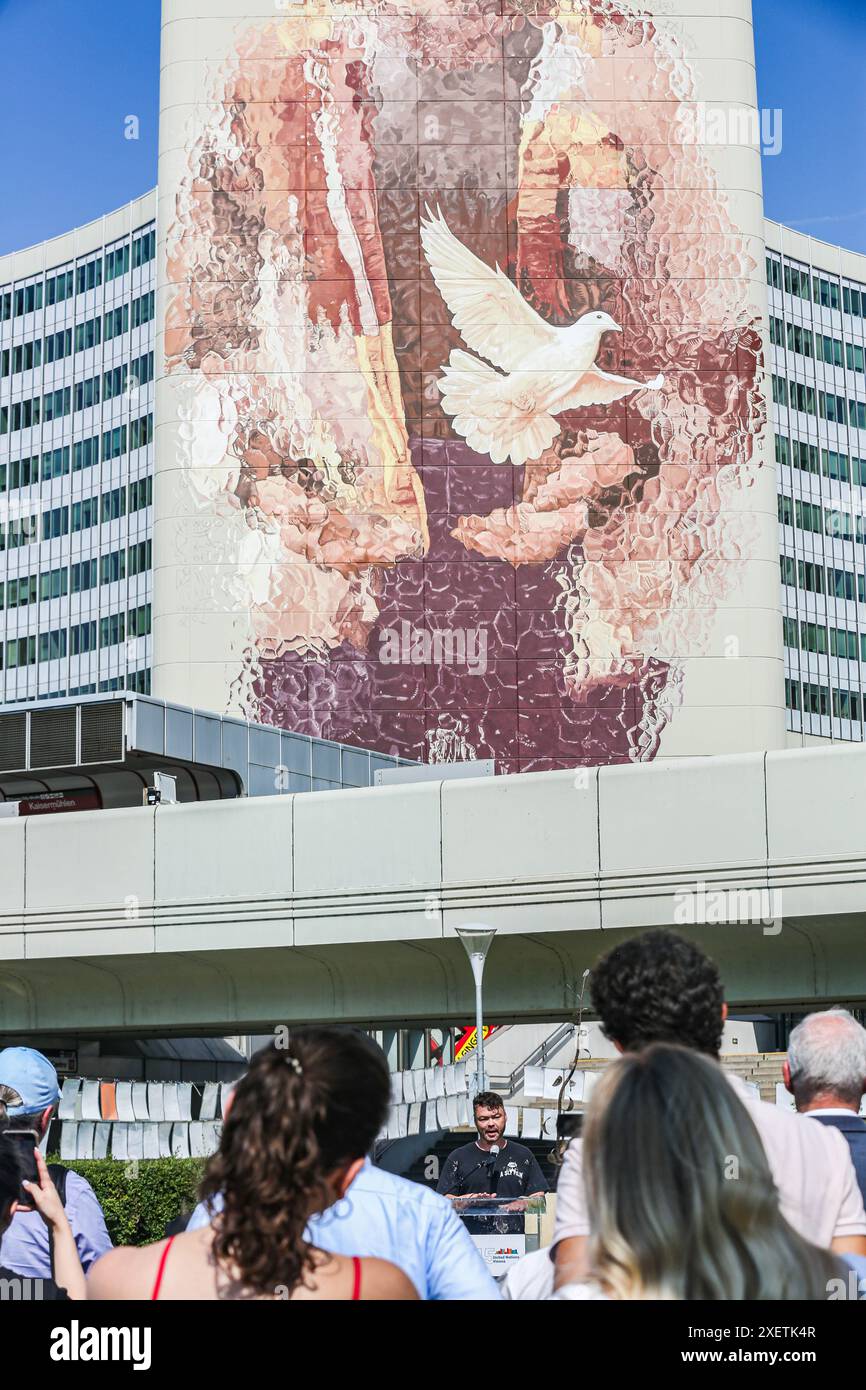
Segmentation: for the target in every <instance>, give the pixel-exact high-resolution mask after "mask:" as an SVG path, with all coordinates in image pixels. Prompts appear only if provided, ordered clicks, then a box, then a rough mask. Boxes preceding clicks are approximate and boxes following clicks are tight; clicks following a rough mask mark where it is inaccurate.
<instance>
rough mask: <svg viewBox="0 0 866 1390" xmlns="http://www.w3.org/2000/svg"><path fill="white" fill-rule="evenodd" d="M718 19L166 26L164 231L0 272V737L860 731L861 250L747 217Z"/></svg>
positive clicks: (749, 152)
mask: <svg viewBox="0 0 866 1390" xmlns="http://www.w3.org/2000/svg"><path fill="white" fill-rule="evenodd" d="M694 8H695V7H694V6H693V5H688V4H685V3H679V0H677V3H674V4H668V5H666V6H665V12H664V15H656V16H652V15H648V14H647V12H646V11H645V10H642V9H640V8H638V7H634V8H629V7H625V8H624V9H623V10H622V13H621V14H620V15H618V16H617V17H613V16H612V15H611V14H609V12H608V7H607V6H606V5H605V4H602V3H600V2H599V3H596V0H592V3H589V4H585V5H582V6H581V7H580V10H579V13H576V14H574V15H573V16H570V15H568V14H563V13H561V12H560V11H557V15H556V17H552V16H549V15H547V14H546V13H542V11H541V10H539V11H538V14H537V16H536V17H534V18H530V17H526V16H522V17H519V20H518V17H515V18H514V19H511V18H508V17H505V16H503V17H500V18H498V19H497V20H496V21H495V22H494V21H493V20H492V19H490V18H489V16H487V15H486V11H485V10H484V7H479V9H478V11H477V13H468V12H467V10H466V6H465V5H461V6H460V7H459V10H460V12H459V13H458V11H457V9H455V11H454V13H453V14H452V13H451V12H450V9H449V7H448V6H447V5H446V6H443V7H441V12H440V13H439V14H438V15H437V16H436V17H432V16H431V17H425V18H424V19H423V20H421V19H419V18H418V17H417V16H416V15H415V12H414V10H412V9H411V7H409V6H407V7H406V12H405V14H404V15H403V17H402V19H401V18H399V17H398V16H396V15H395V16H392V17H391V18H390V19H384V18H382V17H379V18H373V17H370V16H366V15H365V16H363V17H360V16H356V15H354V11H353V15H352V16H349V15H348V13H347V12H346V7H345V6H334V7H333V8H332V7H331V6H330V5H328V4H324V5H322V6H320V7H319V9H320V10H321V13H318V11H317V18H316V19H315V21H313V20H310V19H307V18H304V17H302V15H301V13H300V11H298V13H297V14H296V13H295V11H294V10H291V11H290V10H289V9H288V7H284V6H283V7H280V13H279V14H278V15H276V16H273V15H272V16H271V17H270V18H262V19H257V18H254V17H252V16H250V15H249V13H248V7H245V6H242V5H241V4H239V3H238V4H234V3H232V0H225V3H222V4H220V5H219V6H218V7H217V13H214V14H212V15H211V17H209V18H202V17H201V16H200V15H199V14H198V12H197V7H196V6H195V5H193V4H192V3H191V0H167V3H166V4H165V5H164V35H163V78H162V97H161V105H162V118H161V138H160V169H159V180H160V182H159V187H160V212H159V225H158V230H157V220H156V213H157V209H156V195H155V193H151V194H148V195H146V196H145V197H143V198H142V199H139V200H137V201H136V202H134V203H132V204H130V205H129V206H128V207H127V208H124V209H121V210H119V211H118V212H116V213H112V214H110V215H109V216H107V217H104V218H102V219H99V220H98V221H96V222H94V223H91V224H89V225H88V226H87V227H84V228H80V229H78V230H76V231H74V232H71V233H69V234H68V235H67V236H64V237H60V238H56V239H54V240H53V241H51V242H46V243H44V244H43V245H42V246H39V247H34V248H30V249H29V250H27V251H23V252H20V253H17V254H15V255H13V256H7V257H4V258H2V259H0V519H2V527H0V547H2V560H0V570H2V579H0V582H2V591H0V595H2V604H3V627H4V632H3V643H2V666H3V669H2V673H0V674H2V684H0V691H2V698H3V700H4V702H6V703H15V702H22V701H23V702H26V701H30V700H36V699H49V698H52V697H57V696H76V695H78V694H91V693H100V692H104V691H109V690H117V689H123V688H125V689H130V690H135V691H139V692H141V693H147V692H150V690H151V688H153V690H154V691H155V693H157V694H158V695H160V696H161V697H162V698H164V699H168V700H171V701H179V702H182V703H185V704H189V705H196V706H200V707H204V708H209V709H213V710H214V711H216V712H219V713H221V714H233V715H235V716H240V717H243V718H247V719H252V720H254V721H257V722H262V723H267V724H270V725H276V726H281V727H285V728H291V729H294V730H297V731H299V732H301V733H304V734H307V735H311V736H313V737H316V738H325V739H334V740H337V741H342V742H345V743H347V744H355V745H360V746H363V747H368V748H373V749H378V750H380V751H382V752H384V753H388V754H391V755H396V754H399V755H402V756H405V757H409V758H421V759H425V760H432V761H436V760H447V759H452V758H460V757H470V758H472V757H494V758H495V759H496V761H497V768H498V770H500V771H512V770H520V769H533V768H534V769H543V768H545V767H551V766H557V765H563V764H567V765H573V764H578V763H582V762H584V763H603V762H619V761H630V760H641V759H650V758H653V757H656V756H676V755H682V754H688V753H705V752H722V751H738V750H746V749H749V748H763V747H778V746H780V745H781V744H782V743H784V742H785V739H786V737H787V740H788V741H789V742H791V741H795V742H796V741H801V740H802V741H808V740H810V739H812V738H816V737H820V738H827V737H830V738H837V739H853V740H859V739H861V738H862V731H863V718H864V707H863V699H864V691H863V683H862V680H861V671H862V670H863V669H864V667H863V663H864V661H866V630H864V629H863V626H862V617H863V611H864V609H863V606H864V605H866V553H864V551H863V548H862V547H863V543H864V535H863V532H864V526H866V523H864V522H863V519H862V510H863V498H864V496H866V418H864V416H866V392H864V371H863V368H864V335H863V328H864V311H866V258H864V257H860V256H856V255H854V253H850V252H845V251H843V250H841V249H839V248H835V247H830V246H827V245H825V244H824V243H820V242H816V241H814V240H811V239H809V238H807V237H804V236H801V235H800V234H798V233H796V232H793V231H790V230H788V229H786V228H783V227H780V226H779V225H778V224H773V223H766V224H765V223H764V220H763V204H762V197H761V183H760V155H759V151H758V149H757V148H756V147H755V146H754V145H753V144H751V145H750V144H749V143H748V141H745V140H744V139H743V130H744V128H745V127H744V126H743V124H742V123H741V121H738V120H737V119H735V118H742V117H744V116H746V117H748V116H749V115H754V114H756V113H755V100H756V98H755V82H754V54H753V44H752V34H751V27H750V15H749V6H748V4H745V3H741V0H732V3H731V5H729V6H728V9H729V10H730V13H729V15H728V16H727V17H726V18H725V19H719V18H718V17H715V18H713V19H709V18H705V19H702V18H700V17H696V16H694V15H693V14H691V13H690V12H691V11H692V10H693V9H694ZM283 11H285V13H283ZM362 30H363V34H362V32H361V31H362ZM362 39H363V43H362V42H361V40H362ZM323 54H325V55H326V60H325V59H323V57H322V55H323ZM648 113H650V114H648ZM710 116H712V117H713V118H714V119H712V120H710V119H708V118H709V117H710ZM746 125H748V122H747V123H746ZM765 272H766V273H765ZM594 314H595V315H599V314H600V315H602V316H603V317H602V320H600V321H599V323H600V331H598V332H596V334H595V336H594V337H593V336H592V335H590V338H589V339H588V342H589V347H586V345H584V346H581V332H582V330H581V329H580V325H581V324H583V325H584V327H586V326H587V324H588V325H589V327H592V322H593V320H592V316H593V315H594ZM575 328H576V329H577V330H578V337H577V339H570V340H567V344H566V346H565V347H563V346H562V343H563V342H566V340H562V339H557V338H556V336H555V335H556V334H557V333H567V332H568V331H571V330H573V329H575ZM617 330H619V331H617ZM545 335H547V337H545ZM584 336H585V334H584ZM509 344H510V345H511V346H510V347H509ZM575 344H577V345H576V346H575ZM590 349H593V351H592V352H591V353H590V359H589V360H588V363H587V365H586V367H585V368H583V369H582V370H581V371H580V372H578V373H577V378H576V379H575V380H574V381H572V380H570V379H567V378H568V373H569V372H570V371H571V372H572V375H574V372H573V369H572V368H571V367H570V366H566V365H565V364H566V363H570V362H571V361H572V360H573V357H574V354H575V353H577V354H578V356H579V355H580V353H582V352H583V353H586V352H589V351H590ZM512 351H513V352H514V354H515V356H514V357H513V359H512V356H511V355H510V353H511V352H512ZM534 352H539V353H540V354H541V356H540V357H539V359H538V360H539V361H544V362H546V363H547V365H546V366H545V367H543V368H539V367H535V368H532V367H529V368H527V367H526V363H527V362H528V361H529V359H530V357H532V354H533V353H534ZM545 352H547V353H548V357H546V358H545V357H544V354H545ZM551 354H552V355H551ZM558 354H559V355H558ZM533 360H535V359H533ZM580 360H581V361H583V358H581V359H580ZM551 364H552V365H551ZM551 382H552V383H553V385H554V386H555V388H556V390H555V391H554V395H556V393H557V392H558V393H559V394H558V396H557V398H556V399H553V398H551V399H549V400H547V405H546V406H545V407H544V409H542V408H541V406H540V405H539V404H538V400H536V397H539V399H540V393H541V392H542V389H543V388H544V387H545V386H546V385H547V384H549V383H551ZM509 383H510V384H509ZM768 421H769V428H768V423H767V422H768ZM771 431H772V432H771ZM154 488H155V489H156V494H157V502H158V511H157V513H156V515H155V514H154V509H153V492H154ZM777 509H778V510H777ZM777 515H778V522H777ZM779 523H780V524H781V531H779ZM780 534H781V539H779V536H780ZM154 561H156V577H155V580H154ZM780 569H781V575H780ZM780 577H781V585H780V582H779V581H780ZM786 725H787V735H786V733H785V726H786Z"/></svg>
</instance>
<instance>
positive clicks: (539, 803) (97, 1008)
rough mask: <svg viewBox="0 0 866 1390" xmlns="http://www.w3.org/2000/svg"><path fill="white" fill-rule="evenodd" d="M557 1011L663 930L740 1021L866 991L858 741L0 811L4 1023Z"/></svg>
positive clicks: (374, 1018)
mask: <svg viewBox="0 0 866 1390" xmlns="http://www.w3.org/2000/svg"><path fill="white" fill-rule="evenodd" d="M469 922H484V923H486V924H488V925H490V926H493V927H496V928H497V931H498V936H497V938H496V940H495V941H494V944H493V946H492V948H491V952H490V955H489V957H488V963H487V972H486V975H485V1001H486V1008H487V1014H488V1016H489V1017H490V1019H491V1020H496V1019H499V1020H512V1021H514V1020H524V1019H538V1020H541V1019H558V1018H567V1017H568V1016H569V1015H570V1014H571V1013H572V1012H573V1010H574V1008H575V1005H576V1002H577V999H578V996H579V992H580V984H581V977H582V974H583V971H584V970H585V969H586V968H587V967H591V965H592V963H593V961H594V960H595V958H596V956H597V955H598V954H599V952H600V951H602V950H604V949H605V948H607V947H608V946H610V945H611V944H613V943H615V942H616V941H617V940H619V939H620V938H621V936H622V934H623V933H626V932H633V931H635V930H639V929H642V928H645V927H649V926H655V925H669V926H675V927H677V928H678V929H680V930H682V931H683V932H685V933H686V934H688V935H690V936H693V937H694V938H695V939H697V940H699V941H700V942H701V943H702V944H703V945H704V946H705V947H706V948H707V949H708V950H709V951H710V952H711V953H712V954H713V955H714V956H715V958H716V959H717V960H718V962H719V964H720V966H721V968H722V971H723V974H724V978H725V983H726V988H727V992H728V998H729V1001H730V1002H731V1004H733V1005H735V1006H737V1007H738V1008H745V1007H747V1006H774V1007H779V1008H788V1007H796V1006H798V1005H802V1004H813V1003H816V1002H819V1001H820V1002H823V1001H826V1000H830V1001H834V1002H856V1001H863V1000H864V999H866V749H863V748H857V747H853V748H852V747H850V746H848V747H846V748H844V749H841V750H840V749H835V748H828V749H823V748H820V749H808V750H797V751H790V752H774V753H767V754H748V755H743V756H725V757H714V758H702V759H684V760H681V761H669V762H663V763H654V764H649V765H639V766H629V767H605V768H601V769H591V770H582V771H577V772H550V773H536V774H522V775H520V776H512V777H496V778H479V779H469V780H461V781H453V782H447V781H446V782H431V783H420V784H416V785H410V786H404V787H374V788H364V789H361V790H342V791H336V792H319V793H307V794H305V795H298V796H287V795H283V796H275V797H256V798H250V799H244V800H235V801H224V802H211V803H195V804H187V805H177V806H158V807H150V808H146V807H143V806H142V807H136V808H123V809H119V810H112V811H88V812H81V813H77V814H66V815H62V814H57V815H41V816H31V817H22V818H20V819H17V820H16V819H10V820H4V821H2V822H0V1033H3V1032H5V1033H14V1034H27V1035H29V1036H31V1037H38V1036H39V1034H40V1033H45V1034H47V1033H57V1032H58V1031H59V1030H67V1029H69V1030H75V1031H76V1032H77V1033H79V1034H86V1033H87V1032H88V1031H91V1030H92V1031H93V1032H94V1033H96V1032H99V1033H101V1034H104V1033H105V1032H108V1031H111V1030H112V1029H117V1030H123V1031H128V1032H132V1033H134V1034H135V1035H136V1036H142V1035H145V1034H147V1033H155V1034H162V1035H167V1034H170V1033H172V1032H177V1033H192V1034H202V1033H208V1032H214V1033H222V1034H225V1033H240V1032H261V1031H263V1030H266V1029H269V1028H270V1027H271V1026H273V1025H274V1024H277V1023H292V1022H297V1021H301V1020H304V1021H311V1020H321V1021H327V1020H338V1021H347V1020H357V1021H362V1022H365V1023H371V1022H382V1023H385V1022H407V1023H411V1022H413V1021H415V1022H418V1021H424V1020H431V1019H435V1020H437V1021H446V1020H454V1021H455V1022H458V1021H459V1022H464V1021H465V1020H466V1019H467V1018H469V1017H471V1016H472V1015H473V992H472V981H471V975H470V971H469V968H468V963H467V961H466V958H465V956H464V953H463V950H462V947H461V945H460V943H459V941H458V940H457V939H456V938H455V934H454V933H455V928H457V927H459V926H461V925H462V924H466V923H469Z"/></svg>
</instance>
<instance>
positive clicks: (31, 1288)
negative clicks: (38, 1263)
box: [0, 1265, 69, 1303]
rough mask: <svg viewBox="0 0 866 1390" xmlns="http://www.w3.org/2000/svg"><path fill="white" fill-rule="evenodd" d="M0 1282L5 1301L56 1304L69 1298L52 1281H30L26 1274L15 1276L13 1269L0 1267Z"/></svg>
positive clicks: (63, 1290) (64, 1291)
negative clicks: (17, 1300) (0, 1281)
mask: <svg viewBox="0 0 866 1390" xmlns="http://www.w3.org/2000/svg"><path fill="white" fill-rule="evenodd" d="M0 1280H2V1293H3V1296H4V1297H5V1298H7V1299H8V1298H16V1299H26V1300H27V1301H28V1302H33V1303H38V1302H42V1303H56V1302H59V1301H60V1300H67V1299H68V1298H69V1294H68V1293H67V1292H66V1290H65V1289H61V1288H60V1286H59V1285H58V1284H55V1282H54V1280H53V1279H31V1278H29V1276H28V1275H26V1274H16V1273H15V1271H14V1269H7V1268H6V1266H5V1265H0ZM19 1285H20V1288H19ZM13 1290H14V1293H13Z"/></svg>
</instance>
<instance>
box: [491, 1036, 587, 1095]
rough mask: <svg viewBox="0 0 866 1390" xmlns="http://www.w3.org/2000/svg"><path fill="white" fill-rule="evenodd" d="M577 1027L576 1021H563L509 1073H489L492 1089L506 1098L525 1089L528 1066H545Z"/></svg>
mask: <svg viewBox="0 0 866 1390" xmlns="http://www.w3.org/2000/svg"><path fill="white" fill-rule="evenodd" d="M576 1029H577V1024H576V1023H561V1024H560V1025H559V1027H558V1028H557V1029H556V1030H555V1031H554V1032H553V1033H551V1034H550V1036H549V1037H547V1038H545V1039H544V1041H543V1042H541V1043H539V1044H538V1046H537V1047H534V1048H533V1050H532V1051H531V1052H530V1053H529V1055H528V1056H527V1057H524V1059H523V1061H522V1062H521V1063H520V1064H519V1065H518V1066H516V1067H515V1068H514V1070H513V1071H512V1072H510V1073H509V1074H508V1075H502V1074H500V1075H496V1076H494V1075H492V1074H491V1075H488V1082H489V1084H490V1088H491V1090H494V1091H498V1092H499V1094H500V1095H501V1096H505V1097H506V1098H508V1097H510V1096H513V1095H516V1094H517V1093H518V1092H519V1091H521V1090H522V1089H523V1081H524V1077H525V1075H526V1068H527V1067H543V1066H544V1065H545V1064H546V1063H547V1062H548V1061H549V1059H550V1058H551V1057H554V1056H555V1055H556V1053H557V1052H558V1051H559V1049H560V1048H561V1047H562V1045H563V1043H564V1042H566V1041H567V1040H568V1038H569V1037H572V1036H573V1035H574V1033H575V1031H576Z"/></svg>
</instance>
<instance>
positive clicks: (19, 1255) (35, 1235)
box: [0, 1047, 112, 1279]
mask: <svg viewBox="0 0 866 1390" xmlns="http://www.w3.org/2000/svg"><path fill="white" fill-rule="evenodd" d="M59 1100H60V1087H59V1085H58V1081H57V1072H56V1071H55V1069H54V1067H53V1066H52V1065H51V1063H50V1062H49V1060H48V1058H47V1057H43V1055H42V1053H41V1052H37V1051H36V1049H35V1048H32V1047H6V1048H4V1049H3V1051H2V1052H0V1126H2V1127H3V1128H4V1129H10V1130H22V1129H32V1130H35V1131H36V1133H37V1135H38V1136H39V1138H40V1140H41V1139H42V1138H43V1136H44V1135H45V1133H46V1131H47V1129H48V1126H49V1124H50V1123H51V1118H52V1116H53V1114H54V1111H55V1109H56V1108H57V1103H58V1101H59ZM52 1176H54V1175H53V1174H52ZM63 1178H65V1190H64V1182H63V1181H62V1180H61V1181H60V1182H59V1183H58V1188H59V1189H60V1191H61V1197H62V1199H63V1202H64V1205H65V1208H66V1215H67V1218H68V1220H69V1224H70V1226H71V1227H72V1233H73V1235H74V1237H75V1245H76V1248H77V1250H78V1257H79V1259H80V1260H81V1264H82V1267H83V1268H84V1270H85V1271H86V1270H88V1269H89V1268H90V1266H91V1265H92V1264H93V1262H94V1260H98V1259H99V1257H100V1255H104V1254H105V1253H106V1251H107V1250H111V1248H112V1245H111V1237H110V1236H109V1234H108V1231H107V1229H106V1226H105V1217H104V1215H103V1213H102V1207H101V1206H100V1205H99V1202H98V1200H97V1197H96V1193H95V1192H94V1191H93V1188H92V1187H91V1186H90V1183H89V1182H88V1181H87V1179H86V1178H82V1177H81V1176H80V1175H79V1174H78V1173H74V1172H72V1170H71V1169H69V1170H68V1171H66V1172H65V1173H64V1174H63ZM48 1240H49V1231H48V1227H47V1226H46V1224H45V1222H44V1221H43V1220H42V1217H41V1216H40V1215H39V1212H38V1211H16V1212H15V1215H14V1216H13V1217H12V1220H11V1222H10V1223H9V1225H8V1226H7V1228H6V1230H5V1231H4V1233H3V1237H2V1240H0V1265H3V1266H4V1267H5V1268H6V1269H11V1270H14V1272H15V1273H16V1274H20V1275H22V1276H24V1277H26V1278H29V1279H50V1277H51V1253H50V1250H49V1244H48Z"/></svg>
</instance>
